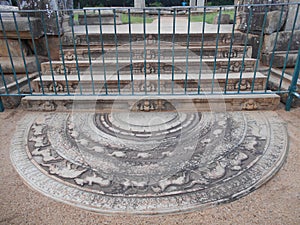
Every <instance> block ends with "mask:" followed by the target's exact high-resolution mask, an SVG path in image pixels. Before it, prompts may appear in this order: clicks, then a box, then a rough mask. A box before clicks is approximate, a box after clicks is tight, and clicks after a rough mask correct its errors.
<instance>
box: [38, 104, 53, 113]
mask: <svg viewBox="0 0 300 225" xmlns="http://www.w3.org/2000/svg"><path fill="white" fill-rule="evenodd" d="M56 107H57V106H56V104H55V103H54V102H53V101H45V102H43V103H42V104H40V105H39V107H38V110H40V111H45V112H50V111H55V110H56Z"/></svg>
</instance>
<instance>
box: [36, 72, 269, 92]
mask: <svg viewBox="0 0 300 225" xmlns="http://www.w3.org/2000/svg"><path fill="white" fill-rule="evenodd" d="M226 76H227V74H226V73H222V74H219V73H218V74H215V80H214V84H213V82H212V80H213V79H212V78H213V74H212V73H210V74H202V75H201V79H200V83H199V80H198V79H199V75H198V74H189V75H188V77H187V81H186V79H185V78H186V77H185V74H175V75H174V82H172V76H171V75H170V74H161V75H160V79H159V81H158V77H157V76H156V75H147V80H146V90H145V77H144V76H143V75H134V76H133V79H134V81H133V87H132V82H131V76H130V75H122V76H120V80H119V82H118V77H117V75H114V76H110V77H107V78H106V83H105V81H104V76H99V75H96V76H93V82H94V91H95V93H98V94H103V93H104V94H105V93H106V88H105V85H106V86H107V93H118V91H119V90H118V88H120V92H121V93H123V94H131V92H132V89H133V91H134V92H135V93H145V91H146V92H147V93H152V94H155V93H158V89H159V90H160V93H171V92H172V87H173V91H174V92H176V93H184V92H185V87H186V92H188V93H197V92H198V84H199V85H200V87H201V92H211V90H212V85H214V91H215V92H218V91H219V92H223V91H224V89H225V86H226ZM253 77H254V73H253V72H252V73H243V74H242V79H241V81H240V73H229V74H228V80H227V86H226V90H227V91H229V92H237V91H238V87H239V84H240V91H241V92H243V91H250V90H251V87H252V81H253ZM67 79H68V87H67V86H66V78H65V76H64V75H55V76H54V80H55V82H53V77H52V76H50V75H48V76H45V75H44V76H42V83H43V86H44V91H45V92H50V93H54V92H55V88H54V84H55V85H56V91H57V92H58V93H67V91H68V88H69V92H71V93H80V91H81V92H82V93H93V91H92V90H93V84H92V80H91V79H92V78H91V76H90V75H83V76H81V77H80V81H79V79H78V76H77V75H68V76H67ZM253 85H254V91H262V90H264V88H265V86H266V76H264V75H263V74H262V73H260V72H257V73H256V79H255V82H254V84H253ZM32 86H33V87H34V90H35V91H36V92H41V91H42V89H41V82H40V79H39V78H36V79H35V80H34V81H33V84H32Z"/></svg>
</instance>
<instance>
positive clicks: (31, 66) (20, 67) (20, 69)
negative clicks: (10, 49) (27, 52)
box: [0, 56, 46, 74]
mask: <svg viewBox="0 0 300 225" xmlns="http://www.w3.org/2000/svg"><path fill="white" fill-rule="evenodd" d="M45 60H46V59H45V58H44V57H39V62H44V61H45ZM12 61H13V67H14V71H15V73H17V74H24V73H26V70H25V66H24V61H23V58H22V57H13V58H12ZM25 62H26V67H27V72H28V73H34V72H36V71H38V66H37V63H36V57H35V56H27V57H26V58H25ZM0 64H1V69H2V72H3V73H4V74H12V73H13V67H12V63H11V60H10V58H9V57H0Z"/></svg>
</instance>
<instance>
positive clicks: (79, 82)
mask: <svg viewBox="0 0 300 225" xmlns="http://www.w3.org/2000/svg"><path fill="white" fill-rule="evenodd" d="M70 18H71V20H70V25H71V31H72V38H73V48H74V55H75V62H76V71H77V77H78V85H79V89H80V95H82V85H81V76H80V68H79V63H78V56H77V46H76V38H75V33H74V13H71V14H70Z"/></svg>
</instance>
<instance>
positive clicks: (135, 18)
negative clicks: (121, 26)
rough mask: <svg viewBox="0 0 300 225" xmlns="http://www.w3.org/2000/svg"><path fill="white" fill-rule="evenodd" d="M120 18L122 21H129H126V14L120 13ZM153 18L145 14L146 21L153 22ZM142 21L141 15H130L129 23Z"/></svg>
mask: <svg viewBox="0 0 300 225" xmlns="http://www.w3.org/2000/svg"><path fill="white" fill-rule="evenodd" d="M121 20H122V23H129V21H128V14H121ZM153 20H154V19H153V18H149V17H147V16H146V23H152V22H153ZM143 22H144V18H143V16H142V15H141V16H130V23H143Z"/></svg>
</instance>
